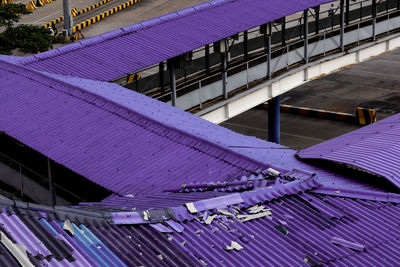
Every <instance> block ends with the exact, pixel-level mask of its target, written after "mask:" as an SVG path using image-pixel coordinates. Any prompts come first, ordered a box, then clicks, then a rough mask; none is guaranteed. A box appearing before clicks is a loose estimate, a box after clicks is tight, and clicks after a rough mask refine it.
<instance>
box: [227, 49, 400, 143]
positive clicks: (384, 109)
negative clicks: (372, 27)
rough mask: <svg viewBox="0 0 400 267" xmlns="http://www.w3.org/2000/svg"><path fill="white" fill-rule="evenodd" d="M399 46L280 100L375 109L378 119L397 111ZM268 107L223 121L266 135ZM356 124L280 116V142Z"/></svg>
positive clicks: (311, 139)
mask: <svg viewBox="0 0 400 267" xmlns="http://www.w3.org/2000/svg"><path fill="white" fill-rule="evenodd" d="M399 73H400V49H398V50H394V51H392V52H389V53H386V54H383V55H381V56H378V57H375V58H373V59H371V60H369V61H367V62H364V63H361V64H357V65H353V66H350V67H348V68H346V69H344V70H341V71H338V72H335V73H333V74H330V75H327V76H325V77H322V78H320V79H317V80H313V81H310V82H308V83H306V84H304V85H302V86H300V87H298V88H296V89H294V90H292V91H290V92H288V93H286V94H284V95H281V103H282V104H289V105H295V106H300V107H307V108H317V109H325V110H331V111H338V112H346V113H353V114H354V112H355V109H356V107H357V106H362V107H367V108H374V109H376V110H377V118H378V120H380V119H384V118H386V117H388V116H390V115H393V114H395V113H398V112H400V75H399ZM267 123H268V120H267V111H266V110H263V109H260V108H255V109H252V110H249V111H247V112H245V113H242V114H240V115H238V116H236V117H234V118H232V119H230V120H228V121H226V122H224V123H222V124H221V125H222V126H224V127H227V128H229V129H232V130H235V131H237V132H240V133H243V134H246V135H253V136H256V137H259V138H262V139H267V133H268V131H267ZM359 127H360V126H358V125H354V124H350V123H346V122H341V121H333V120H328V119H319V118H311V117H304V116H301V115H294V114H288V113H282V114H281V144H283V145H286V146H288V147H291V148H293V149H297V150H300V149H304V148H306V147H309V146H311V145H314V144H318V143H320V142H322V141H324V140H329V139H331V138H333V137H336V136H339V135H342V134H344V133H347V132H350V131H353V130H356V129H358V128H359Z"/></svg>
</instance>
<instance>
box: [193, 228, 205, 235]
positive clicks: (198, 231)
mask: <svg viewBox="0 0 400 267" xmlns="http://www.w3.org/2000/svg"><path fill="white" fill-rule="evenodd" d="M200 232H203V230H201V229H200V230H197V231H196V232H194V233H195V234H198V233H200Z"/></svg>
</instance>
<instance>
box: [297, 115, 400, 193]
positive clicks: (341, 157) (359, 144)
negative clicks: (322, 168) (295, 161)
mask: <svg viewBox="0 0 400 267" xmlns="http://www.w3.org/2000/svg"><path fill="white" fill-rule="evenodd" d="M399 143H400V114H397V115H394V116H391V117H389V118H388V119H385V120H382V121H379V122H377V123H374V124H371V125H368V126H365V127H363V128H361V129H359V130H356V131H354V132H351V133H348V134H345V135H342V136H339V137H337V138H334V139H331V140H329V141H326V142H323V143H321V144H318V145H315V146H312V147H310V148H307V149H304V150H302V151H299V152H298V153H297V155H298V156H299V157H300V158H302V159H323V160H328V161H333V162H339V163H344V164H349V165H351V166H354V167H356V168H359V169H362V170H365V171H368V172H370V173H373V174H376V175H378V176H381V177H384V178H386V179H387V180H388V181H389V182H391V183H392V184H394V185H395V186H397V187H398V188H400V171H399V170H400V155H399V153H398V152H399V151H400V144H399Z"/></svg>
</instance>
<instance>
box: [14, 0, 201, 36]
mask: <svg viewBox="0 0 400 267" xmlns="http://www.w3.org/2000/svg"><path fill="white" fill-rule="evenodd" d="M20 1H21V2H29V1H28V0H20ZM100 1H101V0H71V6H72V8H76V9H77V10H81V9H84V8H86V7H88V6H91V5H93V4H95V3H98V2H100ZM128 1H129V0H126V2H128ZM203 2H207V0H141V2H139V3H137V4H135V5H133V6H130V7H128V8H126V9H124V10H122V11H119V12H118V13H115V14H113V15H112V16H109V17H107V18H105V19H104V20H102V21H100V22H98V23H96V24H93V25H90V27H87V28H85V29H83V30H82V33H83V35H84V36H85V37H92V36H96V35H99V34H102V33H105V32H108V31H112V30H116V29H119V28H122V27H125V26H127V25H131V24H134V23H137V22H140V21H144V20H147V19H150V18H153V17H157V16H161V15H163V14H167V13H170V12H173V11H176V10H179V9H183V8H186V7H189V6H194V5H196V4H199V3H203ZM62 3H63V1H62V0H57V1H53V2H52V3H50V4H48V5H45V6H43V7H39V8H37V9H35V10H34V11H33V12H32V13H31V14H29V15H25V16H23V17H22V21H21V23H22V24H33V25H38V26H41V25H45V24H46V23H48V22H50V21H52V20H54V19H56V18H58V17H60V16H62V15H63V14H62V5H63V4H62Z"/></svg>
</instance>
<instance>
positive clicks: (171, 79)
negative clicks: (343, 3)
mask: <svg viewBox="0 0 400 267" xmlns="http://www.w3.org/2000/svg"><path fill="white" fill-rule="evenodd" d="M168 68H169V84H170V89H171V104H172V106H174V107H175V106H176V79H175V67H174V59H170V60H168Z"/></svg>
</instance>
